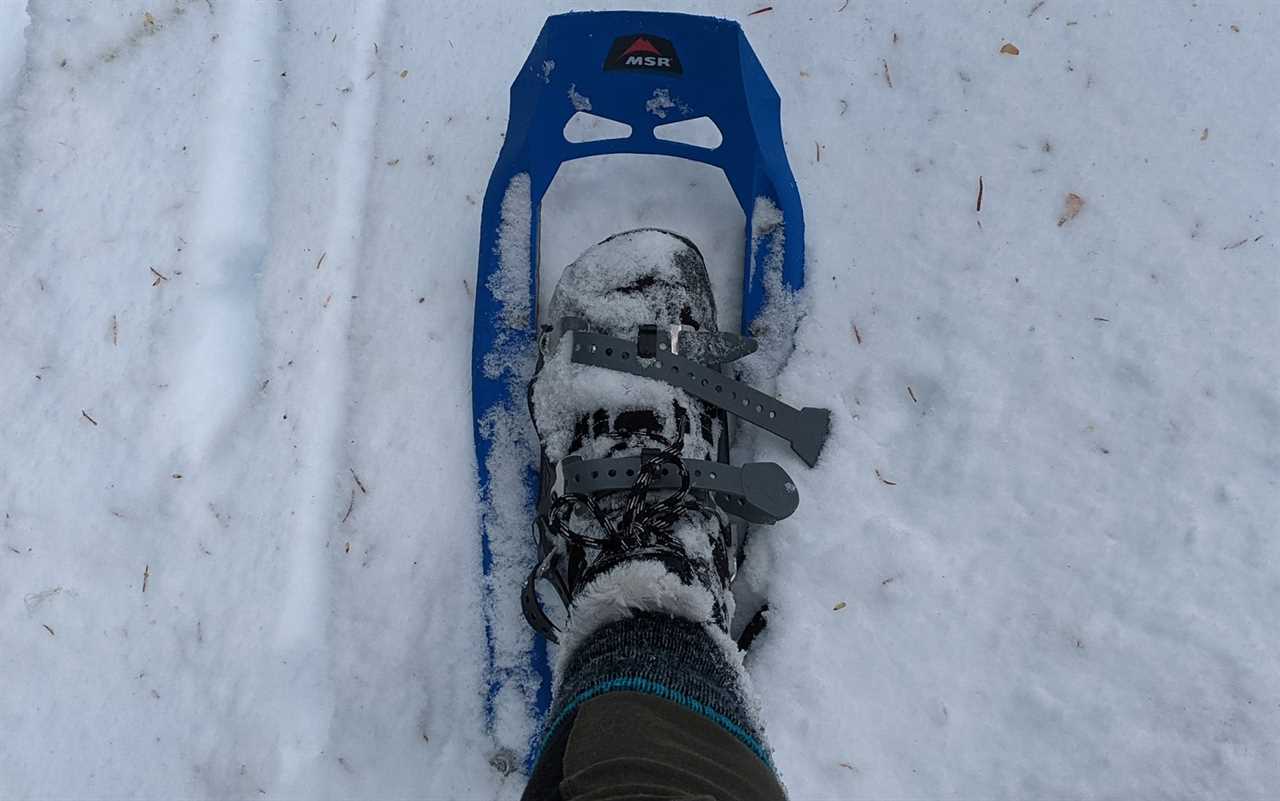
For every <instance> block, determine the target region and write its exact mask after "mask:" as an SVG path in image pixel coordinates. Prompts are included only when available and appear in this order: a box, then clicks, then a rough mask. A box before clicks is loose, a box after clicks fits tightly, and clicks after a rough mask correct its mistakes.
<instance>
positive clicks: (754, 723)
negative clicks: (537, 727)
mask: <svg viewBox="0 0 1280 801" xmlns="http://www.w3.org/2000/svg"><path fill="white" fill-rule="evenodd" d="M727 644H729V641H728V640H727V638H726V639H725V642H724V643H720V642H717V641H716V640H715V639H714V638H713V636H712V634H711V633H710V632H709V631H708V630H707V628H706V627H705V626H704V625H703V624H701V623H695V622H693V621H690V620H684V619H682V618H676V617H671V616H668V615H664V614H661V613H655V612H636V613H635V615H634V616H633V617H628V618H624V619H621V620H616V621H613V622H611V623H607V624H605V625H604V626H602V627H601V628H599V629H598V630H596V631H595V632H593V633H592V634H590V635H589V636H588V637H587V638H586V639H585V640H584V641H583V642H582V643H581V644H580V645H578V646H577V648H576V649H575V650H574V651H573V653H571V654H570V655H569V657H568V659H567V660H566V661H565V662H564V670H563V672H562V677H561V681H560V686H559V689H558V692H557V693H556V698H555V701H554V703H553V704H552V708H551V715H550V717H549V718H548V720H550V721H551V723H550V725H549V726H548V727H547V731H546V736H545V738H544V742H545V741H546V740H549V739H550V738H551V737H552V736H554V735H555V732H556V728H557V727H558V726H559V725H560V723H561V722H562V721H563V720H564V719H565V718H566V717H567V716H568V715H569V713H571V712H572V711H573V710H574V709H575V708H576V707H577V706H578V705H579V704H582V703H584V702H585V701H587V700H588V699H590V698H594V697H595V696H598V695H601V694H603V693H607V692H614V691H620V690H622V691H630V692H641V693H648V694H650V695H657V696H659V697H662V698H666V699H667V700H670V701H675V702H676V703H679V704H681V705H683V706H685V707H686V708H688V709H691V710H693V711H694V712H697V713H698V714H700V715H702V716H704V717H706V718H708V719H709V720H711V721H713V722H715V723H716V724H718V725H720V726H721V727H722V728H724V729H725V730H726V731H728V732H729V733H730V734H732V735H734V736H735V737H737V738H738V739H739V740H741V741H742V743H743V744H744V745H746V746H747V747H748V748H750V749H751V751H752V752H753V753H755V755H756V756H758V757H760V759H761V760H762V761H763V762H764V763H765V764H766V765H767V766H769V767H770V768H772V767H773V762H772V760H771V759H770V756H769V751H768V749H767V747H766V746H765V744H764V738H763V731H762V727H761V726H760V724H759V721H758V717H757V715H756V712H755V706H754V704H752V703H751V701H750V700H749V698H748V696H747V691H746V688H745V686H744V679H743V675H742V664H741V661H740V660H735V659H732V658H731V657H730V655H729V654H728V653H727V652H726V645H727ZM729 647H732V648H735V650H736V646H732V645H730V646H729Z"/></svg>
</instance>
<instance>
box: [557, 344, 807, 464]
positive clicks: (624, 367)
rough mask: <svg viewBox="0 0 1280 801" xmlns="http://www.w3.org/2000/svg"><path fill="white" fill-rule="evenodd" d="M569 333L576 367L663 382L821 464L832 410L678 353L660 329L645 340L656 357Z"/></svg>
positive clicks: (627, 346) (634, 346) (635, 346)
mask: <svg viewBox="0 0 1280 801" xmlns="http://www.w3.org/2000/svg"><path fill="white" fill-rule="evenodd" d="M565 335H566V338H565V343H566V344H568V345H569V346H570V347H571V348H572V359H573V361H574V362H575V363H577V364H589V365H593V366H595V367H604V368H606V369H608V370H617V371H618V372H622V373H631V374H632V375H638V376H644V377H646V378H656V379H659V380H661V381H665V382H667V383H668V384H671V385H672V386H676V387H679V388H680V389H683V390H684V391H685V392H688V393H689V394H690V395H692V396H694V397H695V398H699V399H701V400H704V401H706V402H707V403H710V404H713V405H715V406H718V407H720V408H721V409H724V410H725V411H727V412H729V413H730V414H732V415H734V416H735V417H739V418H742V419H743V420H746V421H747V422H749V423H752V424H754V425H757V426H759V427H761V428H763V429H765V430H766V431H771V432H773V433H774V434H777V435H778V436H780V437H782V438H783V439H785V440H787V441H788V442H790V443H791V449H792V450H794V451H795V452H796V454H797V455H798V456H799V457H800V458H801V459H803V460H804V462H805V464H807V465H809V466H810V467H813V466H814V465H815V464H817V462H818V456H819V454H821V453H822V446H823V445H824V444H826V441H827V434H828V432H829V431H830V428H831V412H830V411H829V410H827V409H814V408H804V409H797V408H795V407H793V406H788V405H787V404H785V403H783V402H782V401H780V400H777V399H775V398H773V397H770V396H769V395H766V394H765V393H763V392H761V391H759V390H757V389H753V388H752V387H750V386H747V385H746V384H744V383H742V382H741V381H735V380H733V379H732V378H729V377H728V376H726V375H724V374H723V373H721V372H719V371H718V370H715V369H713V368H711V367H708V366H706V365H704V364H700V363H698V362H696V361H693V360H692V359H686V358H684V357H683V356H680V355H677V354H674V353H672V352H671V343H670V339H669V335H668V334H667V333H666V332H664V331H662V330H661V329H658V330H654V331H650V332H646V336H648V335H652V336H653V337H655V338H656V345H657V351H656V355H655V356H654V357H653V358H644V357H642V356H641V355H640V350H639V348H638V344H637V343H636V342H629V341H627V340H625V339H618V338H617V337H611V336H606V335H604V334H597V333H594V332H591V331H583V330H577V331H566V332H565ZM645 344H646V347H645V352H651V351H650V350H649V345H650V343H648V342H646V343H645ZM664 345H665V348H664Z"/></svg>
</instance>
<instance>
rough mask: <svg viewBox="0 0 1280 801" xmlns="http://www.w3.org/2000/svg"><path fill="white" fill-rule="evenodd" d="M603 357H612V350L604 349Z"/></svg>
mask: <svg viewBox="0 0 1280 801" xmlns="http://www.w3.org/2000/svg"><path fill="white" fill-rule="evenodd" d="M604 355H605V356H612V355H613V348H605V349H604Z"/></svg>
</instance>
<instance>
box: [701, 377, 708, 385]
mask: <svg viewBox="0 0 1280 801" xmlns="http://www.w3.org/2000/svg"><path fill="white" fill-rule="evenodd" d="M706 385H707V379H705V378H704V379H702V386H704V387H705V386H706Z"/></svg>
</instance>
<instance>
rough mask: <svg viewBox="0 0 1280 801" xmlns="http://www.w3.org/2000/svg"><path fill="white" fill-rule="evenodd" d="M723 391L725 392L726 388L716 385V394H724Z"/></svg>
mask: <svg viewBox="0 0 1280 801" xmlns="http://www.w3.org/2000/svg"><path fill="white" fill-rule="evenodd" d="M723 391H724V387H722V386H720V385H719V384H716V392H723Z"/></svg>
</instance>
